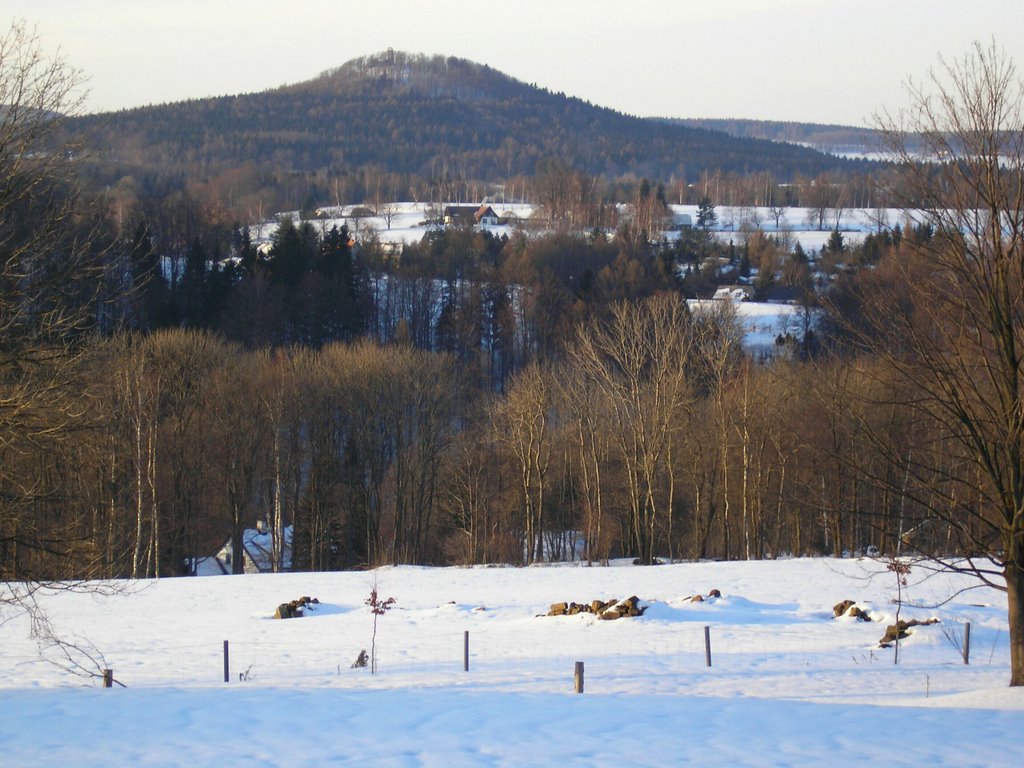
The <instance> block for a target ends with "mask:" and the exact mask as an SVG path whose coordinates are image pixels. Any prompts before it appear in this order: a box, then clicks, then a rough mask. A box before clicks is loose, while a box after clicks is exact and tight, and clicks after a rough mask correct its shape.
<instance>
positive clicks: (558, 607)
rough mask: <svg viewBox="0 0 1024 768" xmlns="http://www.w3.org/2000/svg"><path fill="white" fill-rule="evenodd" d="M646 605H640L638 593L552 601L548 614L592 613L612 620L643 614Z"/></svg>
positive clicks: (572, 614)
mask: <svg viewBox="0 0 1024 768" xmlns="http://www.w3.org/2000/svg"><path fill="white" fill-rule="evenodd" d="M646 610H647V606H646V605H640V598H639V597H637V596H636V595H633V596H632V597H627V598H626V599H625V600H609V601H607V602H605V601H604V600H591V601H590V602H589V603H552V604H551V608H550V609H549V610H548V613H547V615H548V616H575V615H576V614H578V613H592V614H594V615H595V616H597V618H599V619H604V620H605V621H611V620H614V619H621V618H625V617H628V616H643V615H644V611H646Z"/></svg>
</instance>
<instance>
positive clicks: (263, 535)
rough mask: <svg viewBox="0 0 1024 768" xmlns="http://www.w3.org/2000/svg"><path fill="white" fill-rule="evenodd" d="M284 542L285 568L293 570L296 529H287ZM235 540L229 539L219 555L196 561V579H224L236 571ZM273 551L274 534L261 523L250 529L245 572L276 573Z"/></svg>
mask: <svg viewBox="0 0 1024 768" xmlns="http://www.w3.org/2000/svg"><path fill="white" fill-rule="evenodd" d="M283 533H284V540H283V541H282V543H281V568H282V569H283V570H286V571H287V570H289V569H290V568H291V567H292V526H290V525H288V526H285V528H284V532H283ZM233 549H234V548H233V547H232V541H231V539H228V540H227V541H226V542H225V543H224V546H223V547H221V548H220V550H219V551H218V552H217V554H215V555H212V556H211V557H200V558H196V559H195V561H194V563H193V568H192V569H191V572H192V573H194V574H195V575H196V576H221V575H228V574H230V573H232V572H233V569H232V567H231V565H232V563H231V557H232V551H233ZM272 553H273V549H272V538H271V535H270V531H269V530H268V529H267V527H266V526H265V525H263V524H262V523H261V522H257V524H256V527H255V528H246V529H245V531H243V532H242V557H243V558H244V559H245V564H244V565H243V566H242V572H243V573H270V572H271V571H273V570H274V569H273V554H272Z"/></svg>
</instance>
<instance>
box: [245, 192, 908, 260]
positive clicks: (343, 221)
mask: <svg viewBox="0 0 1024 768" xmlns="http://www.w3.org/2000/svg"><path fill="white" fill-rule="evenodd" d="M490 205H491V207H492V208H493V209H494V211H495V213H497V214H498V216H499V217H501V219H502V220H503V221H505V222H506V223H502V224H480V225H477V228H478V229H481V230H487V231H489V232H490V233H491V234H493V235H494V236H495V237H501V236H502V235H508V236H511V235H512V233H513V232H514V231H515V230H516V229H517V228H518V227H521V226H522V225H523V224H524V223H525V222H526V221H527V220H528V219H529V218H530V216H532V215H533V212H534V206H533V205H532V204H529V203H507V204H506V203H491V204H490ZM433 208H434V209H436V208H437V206H436V205H435V206H433ZM697 208H698V206H696V205H670V206H669V212H670V214H671V218H672V219H674V220H677V221H678V220H685V219H686V218H687V217H688V220H689V221H690V222H691V223H692V222H695V221H696V220H697ZM388 209H389V210H388V212H387V217H385V216H384V215H363V214H365V213H366V212H367V211H369V209H368V208H367V207H366V206H353V205H347V206H339V207H331V208H323V209H321V211H320V213H321V214H322V215H321V217H320V218H317V219H313V220H312V223H313V224H314V226H316V227H317V228H319V229H321V230H322V231H324V232H327V231H329V230H330V229H331V227H335V226H337V227H341V226H342V225H345V226H347V227H348V228H349V231H350V232H352V233H353V235H354V236H355V237H356V239H361V238H365V237H366V236H367V235H370V234H372V235H374V236H376V237H377V239H378V240H379V241H380V242H381V243H385V244H388V243H391V244H399V243H401V244H404V245H408V244H409V243H414V242H419V241H421V240H422V239H423V238H424V236H425V235H426V234H427V232H429V231H430V230H431V229H432V228H435V227H437V226H438V225H437V224H436V223H431V222H429V221H428V219H429V218H430V216H431V215H434V216H436V210H435V212H434V213H433V214H431V209H432V206H431V205H430V204H428V203H409V202H405V203H391V204H389V205H388ZM357 211H359V212H361V213H360V215H354V212H357ZM715 212H716V215H717V217H718V224H717V226H716V228H715V229H714V230H713V231H714V235H715V237H716V238H717V239H718V240H720V241H722V242H723V243H729V242H733V243H735V244H737V245H739V244H740V243H742V242H743V239H744V237H745V236H746V234H747V233H748V232H751V231H753V230H754V229H755V228H760V229H761V230H763V231H764V232H766V233H767V234H769V235H774V236H779V237H781V238H782V239H783V240H784V242H785V244H786V245H787V246H788V248H790V249H792V248H793V247H795V246H796V243H797V242H799V243H800V245H801V246H802V247H803V249H804V250H805V251H809V252H810V251H820V250H821V248H822V246H823V245H825V244H826V243H827V242H828V239H829V237H830V236H831V233H832V229H833V228H835V226H836V223H837V222H836V219H837V218H838V228H839V230H840V231H841V232H842V233H843V237H844V239H845V241H846V243H847V244H848V245H853V244H856V243H859V242H860V241H861V240H863V239H864V237H865V236H867V235H868V234H870V233H872V232H877V231H878V230H879V228H880V227H884V228H890V229H891V228H892V227H896V226H901V225H902V224H903V223H904V221H905V219H906V216H905V214H904V213H902V212H901V211H899V210H898V209H896V208H887V209H867V208H850V209H841V210H838V211H832V212H831V213H830V214H829V217H828V218H826V220H825V222H824V227H823V228H819V227H817V226H816V225H815V222H814V212H813V211H812V210H811V209H809V208H786V209H784V210H783V211H782V213H781V216H780V218H779V221H778V224H776V221H775V219H774V218H773V217H772V215H771V209H769V208H765V207H753V206H742V207H741V206H735V207H734V206H718V207H717V208H716V209H715ZM283 217H290V218H291V219H292V220H294V221H298V220H299V213H298V211H291V212H287V213H280V214H277V218H276V219H275V220H271V221H264V222H252V223H250V225H249V226H250V230H251V232H252V234H253V239H254V242H256V243H257V244H258V245H259V244H262V245H263V246H264V247H266V246H267V245H268V244H269V243H270V239H271V237H272V236H273V234H274V232H275V231H276V229H277V219H280V218H283ZM388 218H390V226H389V224H388ZM609 234H614V233H612V232H609ZM661 237H662V238H663V239H665V240H667V241H669V242H671V241H673V240H674V239H676V238H677V237H678V234H677V232H674V231H669V230H667V231H665V232H662V233H661Z"/></svg>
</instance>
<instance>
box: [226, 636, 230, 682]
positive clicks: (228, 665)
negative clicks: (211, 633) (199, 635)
mask: <svg viewBox="0 0 1024 768" xmlns="http://www.w3.org/2000/svg"><path fill="white" fill-rule="evenodd" d="M230 679H231V665H230V664H229V663H228V641H227V640H225V641H224V682H225V683H226V682H228V680H230Z"/></svg>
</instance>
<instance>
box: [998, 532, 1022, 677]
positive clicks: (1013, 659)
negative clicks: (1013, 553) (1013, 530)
mask: <svg viewBox="0 0 1024 768" xmlns="http://www.w3.org/2000/svg"><path fill="white" fill-rule="evenodd" d="M1017 549H1018V550H1024V545H1020V544H1019V545H1018V546H1017ZM1018 555H1024V552H1018ZM1019 562H1020V561H1019V560H1018V562H1017V563H1014V562H1012V561H1011V562H1010V563H1007V565H1006V567H1005V569H1004V573H1003V575H1004V576H1005V578H1006V603H1007V607H1008V613H1007V623H1008V624H1009V628H1010V685H1011V686H1016V685H1024V567H1022V566H1021V565H1020V564H1019Z"/></svg>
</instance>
